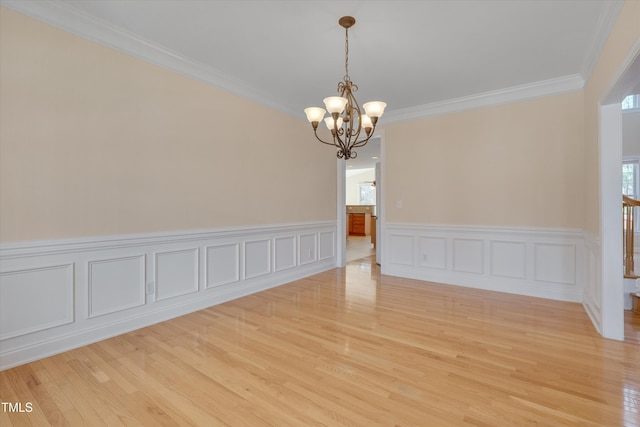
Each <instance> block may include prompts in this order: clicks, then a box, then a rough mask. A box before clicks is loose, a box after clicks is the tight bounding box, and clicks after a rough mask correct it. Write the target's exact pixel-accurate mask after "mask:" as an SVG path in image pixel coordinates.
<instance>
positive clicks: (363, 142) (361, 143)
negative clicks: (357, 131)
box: [351, 136, 371, 148]
mask: <svg viewBox="0 0 640 427" xmlns="http://www.w3.org/2000/svg"><path fill="white" fill-rule="evenodd" d="M370 139H371V136H368V137H366V138H365V139H361V140H360V141H356V142H355V143H354V144H353V145H352V146H351V148H360V147H364V146H365V145H367V142H369V140H370Z"/></svg>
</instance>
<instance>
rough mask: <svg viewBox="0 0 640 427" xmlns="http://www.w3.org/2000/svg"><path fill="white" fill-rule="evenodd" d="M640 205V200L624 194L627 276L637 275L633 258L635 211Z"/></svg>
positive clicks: (624, 236)
mask: <svg viewBox="0 0 640 427" xmlns="http://www.w3.org/2000/svg"><path fill="white" fill-rule="evenodd" d="M638 206H640V200H635V199H632V198H631V197H628V196H624V195H623V196H622V226H623V246H624V275H625V277H636V274H635V266H634V260H633V252H634V231H635V230H634V211H635V208H636V207H638Z"/></svg>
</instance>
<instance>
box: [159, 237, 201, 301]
mask: <svg viewBox="0 0 640 427" xmlns="http://www.w3.org/2000/svg"><path fill="white" fill-rule="evenodd" d="M198 270H199V269H198V249H197V248H196V249H184V250H179V251H171V252H158V253H156V257H155V277H156V279H155V295H156V300H157V301H162V300H164V299H167V298H173V297H176V296H180V295H184V294H188V293H190V292H196V291H197V290H198Z"/></svg>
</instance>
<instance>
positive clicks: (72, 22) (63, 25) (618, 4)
mask: <svg viewBox="0 0 640 427" xmlns="http://www.w3.org/2000/svg"><path fill="white" fill-rule="evenodd" d="M622 3H623V2H622V1H620V0H615V1H614V2H610V4H609V3H607V4H604V5H603V10H602V13H601V14H600V18H599V20H598V24H597V27H598V29H597V31H596V35H595V36H594V39H593V40H592V41H591V43H590V45H591V48H590V49H589V53H588V55H587V57H586V58H585V61H584V63H583V64H582V66H581V70H580V73H579V74H573V75H567V76H562V77H558V78H553V79H549V80H544V81H539V82H532V83H528V84H523V85H519V86H514V87H510V88H504V89H500V90H495V91H490V92H485V93H479V94H475V95H471V96H466V97H462V98H457V99H449V100H445V101H441V102H434V103H430V104H425V105H420V106H417V107H410V108H406V109H400V110H390V111H388V112H387V113H386V114H385V119H384V123H385V124H389V123H395V122H399V121H405V120H412V119H417V118H421V117H427V116H432V115H436V114H446V113H453V112H458V111H464V110H469V109H473V108H480V107H486V106H490V105H497V104H503V103H508V102H516V101H522V100H526V99H532V98H539V97H544V96H551V95H557V94H562V93H569V92H575V91H579V90H581V89H582V88H583V86H584V82H585V81H586V79H587V78H588V76H589V75H590V73H591V69H592V68H593V66H594V65H595V63H596V59H597V58H598V57H599V54H600V52H601V50H602V47H603V46H604V44H605V42H606V40H607V37H608V35H609V32H610V31H611V28H612V27H613V24H614V23H615V20H616V18H617V16H618V14H619V13H620V10H621V9H622ZM0 5H2V6H5V7H8V8H10V9H13V10H15V11H17V12H19V13H23V14H25V15H28V16H30V17H32V18H35V19H37V20H40V21H42V22H45V23H47V24H49V25H52V26H54V27H57V28H60V29H62V30H65V31H69V32H71V33H73V34H76V35H78V36H80V37H83V38H85V39H88V40H91V41H94V42H97V43H100V44H102V45H105V46H108V47H110V48H112V49H115V50H117V51H119V52H122V53H125V54H127V55H130V56H133V57H134V58H138V59H141V60H143V61H146V62H149V63H151V64H154V65H158V66H160V67H163V68H165V69H168V70H171V71H174V72H176V73H178V74H181V75H184V76H187V77H189V78H192V79H195V80H198V81H201V82H204V83H206V84H209V85H212V86H215V87H218V88H221V89H223V90H226V91H229V92H231V93H233V94H236V95H238V96H241V97H243V98H246V99H248V100H251V101H253V102H256V103H258V104H261V105H264V106H267V107H269V108H273V109H275V110H278V111H280V112H282V113H285V114H287V115H290V116H293V117H296V118H300V119H303V116H302V115H301V114H302V113H301V112H300V111H295V110H291V108H290V106H289V105H286V104H283V103H281V102H279V101H274V100H273V99H270V98H269V97H268V96H267V95H266V94H264V93H261V92H260V90H259V89H257V88H255V87H249V86H248V85H247V84H246V83H244V82H242V81H239V80H238V79H236V78H234V77H233V76H229V75H226V74H224V73H222V72H221V71H220V70H217V69H214V68H212V67H209V66H207V65H204V64H202V63H200V62H198V61H194V60H192V59H189V58H186V57H184V56H182V55H181V54H179V53H177V52H174V51H172V50H170V49H167V48H165V47H163V46H159V45H157V44H154V43H152V42H150V41H148V40H145V39H143V38H141V37H140V36H138V35H135V34H133V33H131V32H129V31H126V30H124V29H122V28H119V27H117V26H115V25H113V24H110V23H107V22H104V21H102V20H100V19H97V18H96V17H94V16H91V15H89V14H87V13H85V12H83V11H80V10H78V9H76V8H75V7H73V6H72V5H70V4H67V3H65V2H63V1H60V0H48V1H24V0H2V1H0Z"/></svg>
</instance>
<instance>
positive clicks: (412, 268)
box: [382, 223, 585, 302]
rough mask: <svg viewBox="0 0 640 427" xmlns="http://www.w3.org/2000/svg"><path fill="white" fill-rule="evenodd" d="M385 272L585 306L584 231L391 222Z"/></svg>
mask: <svg viewBox="0 0 640 427" xmlns="http://www.w3.org/2000/svg"><path fill="white" fill-rule="evenodd" d="M384 238H385V240H384V241H386V242H389V243H388V244H387V245H385V246H384V248H383V250H384V253H383V257H384V258H383V260H387V262H385V263H383V266H382V273H383V274H388V275H391V276H399V277H408V278H413V279H419V280H426V281H432V282H438V283H445V284H452V285H460V286H467V287H472V288H480V289H487V290H492V291H499V292H509V293H515V294H520V295H528V296H535V297H541V298H551V299H557V300H563V301H574V302H582V294H583V286H584V285H585V262H584V259H585V244H584V238H583V232H582V230H574V229H548V228H531V227H526V228H524V227H523V228H512V227H469V226H448V225H416V224H395V223H392V224H390V223H387V224H386V228H385V230H384Z"/></svg>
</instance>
